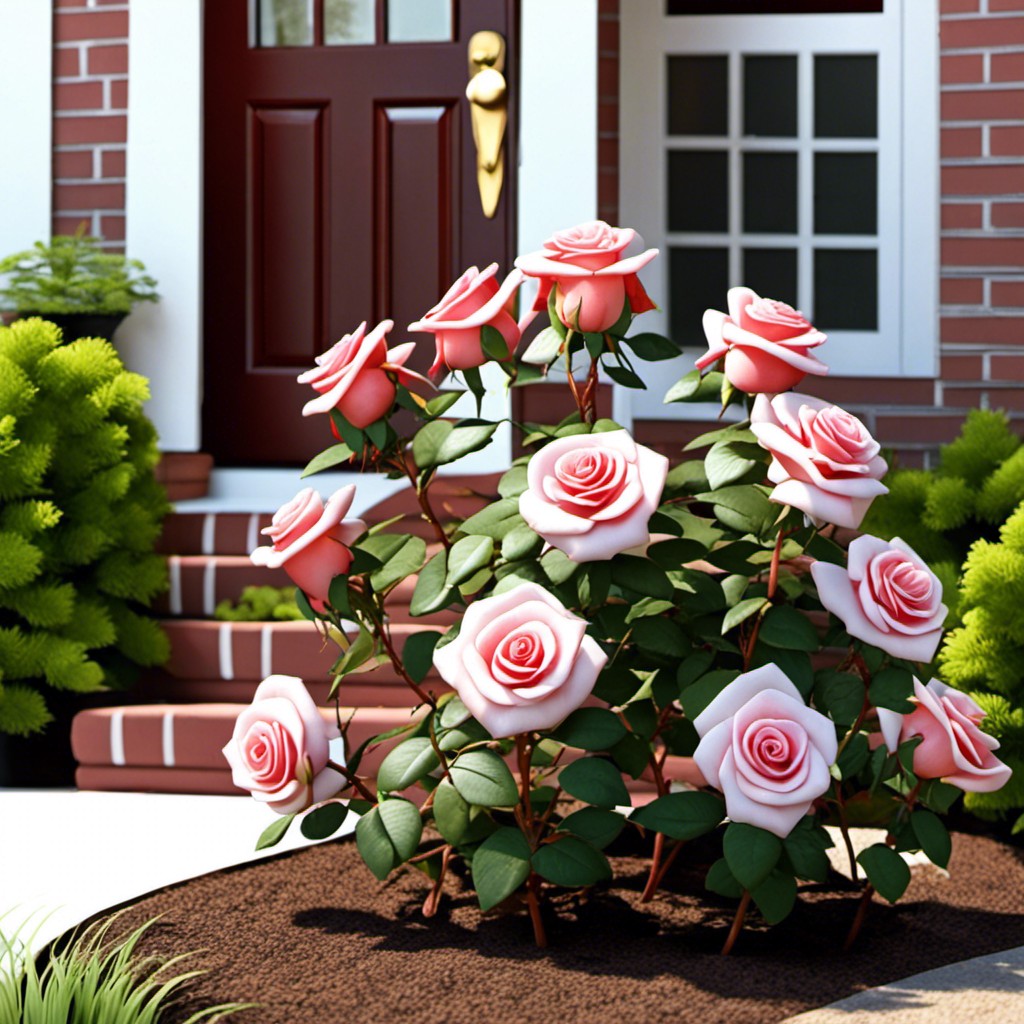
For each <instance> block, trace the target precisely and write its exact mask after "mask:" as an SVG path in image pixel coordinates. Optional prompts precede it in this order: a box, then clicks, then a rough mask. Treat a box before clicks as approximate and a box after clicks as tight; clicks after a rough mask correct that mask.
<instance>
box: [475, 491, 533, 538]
mask: <svg viewBox="0 0 1024 1024" xmlns="http://www.w3.org/2000/svg"><path fill="white" fill-rule="evenodd" d="M522 525H523V517H522V516H521V515H520V514H519V498H518V497H516V498H502V499H501V500H500V501H494V502H491V504H490V505H487V506H486V507H485V508H482V509H481V510H480V511H479V512H477V513H476V514H475V515H472V516H470V517H469V518H468V519H467V520H466V521H465V522H464V523H463V524H462V526H461V527H460V529H461V531H462V532H463V533H465V534H468V535H476V536H481V537H493V538H494V539H495V540H502V539H503V538H504V536H505V535H506V534H507V533H510V532H511V531H512V530H514V529H515V528H516V527H517V526H522Z"/></svg>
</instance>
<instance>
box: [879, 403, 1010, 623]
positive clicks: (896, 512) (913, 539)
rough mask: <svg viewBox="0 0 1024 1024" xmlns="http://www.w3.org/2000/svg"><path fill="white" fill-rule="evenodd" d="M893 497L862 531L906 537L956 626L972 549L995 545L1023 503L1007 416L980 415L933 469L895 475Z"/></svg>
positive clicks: (881, 504) (890, 476) (986, 412)
mask: <svg viewBox="0 0 1024 1024" xmlns="http://www.w3.org/2000/svg"><path fill="white" fill-rule="evenodd" d="M885 483H886V484H887V486H888V487H889V493H888V494H887V495H886V496H885V497H884V498H883V499H882V500H881V501H876V502H875V503H874V505H872V507H871V510H870V511H869V512H868V514H867V516H866V517H865V519H864V524H863V529H864V530H866V531H868V532H870V533H873V534H875V535H876V536H878V537H884V538H886V539H889V538H891V537H902V538H903V539H904V540H905V541H906V542H907V543H908V544H910V545H911V546H912V547H913V548H914V550H915V551H916V552H917V553H918V554H919V555H920V556H921V557H922V558H923V559H924V560H925V561H926V562H927V563H928V564H929V566H931V568H932V570H933V571H934V572H935V574H936V575H937V576H938V577H939V579H941V580H942V584H943V588H944V591H945V593H946V595H947V604H948V605H949V607H950V613H951V614H950V620H949V624H950V625H953V624H954V623H956V622H957V621H958V618H957V616H958V597H957V589H956V586H957V583H958V581H959V579H960V573H961V567H962V566H963V564H964V559H965V558H966V557H967V552H968V550H969V549H970V546H971V545H972V544H973V543H974V542H975V541H976V540H979V539H984V540H995V539H996V538H997V536H998V533H999V527H1000V525H1001V524H1002V523H1003V522H1005V520H1006V517H1007V516H1008V515H1010V513H1011V512H1013V510H1014V509H1015V508H1016V507H1017V506H1018V505H1019V504H1020V502H1021V501H1024V448H1022V447H1021V442H1020V438H1019V437H1018V436H1017V435H1016V434H1014V433H1013V431H1012V430H1011V429H1010V423H1009V420H1008V418H1007V416H1006V414H1005V413H1003V412H1000V411H995V410H988V409H975V410H973V411H972V412H970V413H968V415H967V419H966V420H965V421H964V425H963V427H962V428H961V430H960V435H959V436H958V437H957V438H956V440H954V441H953V442H951V443H950V444H947V445H943V447H942V448H941V449H940V450H939V463H938V466H937V467H936V469H934V470H923V469H901V470H894V471H893V472H891V473H889V474H888V476H886V478H885Z"/></svg>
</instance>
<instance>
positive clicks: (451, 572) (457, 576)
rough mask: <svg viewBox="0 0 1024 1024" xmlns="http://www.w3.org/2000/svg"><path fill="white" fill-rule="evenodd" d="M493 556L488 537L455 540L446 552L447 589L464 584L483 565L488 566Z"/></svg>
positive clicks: (492, 545) (491, 544)
mask: <svg viewBox="0 0 1024 1024" xmlns="http://www.w3.org/2000/svg"><path fill="white" fill-rule="evenodd" d="M493 555H494V541H493V540H492V539H491V538H490V537H463V538H462V539H461V540H457V541H456V542H455V543H454V544H453V545H452V547H451V550H450V551H449V552H448V578H447V580H446V581H445V582H446V583H447V585H448V586H449V587H457V586H458V585H459V584H460V583H465V582H466V580H468V579H470V578H471V577H472V576H473V575H475V574H476V573H477V572H478V571H479V570H480V569H482V568H483V567H484V566H485V565H489V564H490V561H491V558H492V557H493Z"/></svg>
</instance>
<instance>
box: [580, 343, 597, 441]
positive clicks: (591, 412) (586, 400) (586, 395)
mask: <svg viewBox="0 0 1024 1024" xmlns="http://www.w3.org/2000/svg"><path fill="white" fill-rule="evenodd" d="M597 383H598V374H597V360H596V359H591V360H590V369H589V370H588V371H587V382H586V384H585V385H584V387H583V399H582V404H581V405H580V416H581V417H582V418H583V422H584V423H590V424H591V425H593V424H594V423H596V422H597Z"/></svg>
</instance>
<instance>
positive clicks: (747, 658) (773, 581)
mask: <svg viewBox="0 0 1024 1024" xmlns="http://www.w3.org/2000/svg"><path fill="white" fill-rule="evenodd" d="M785 539H786V531H785V530H783V529H782V527H781V526H780V527H779V535H778V537H776V538H775V550H774V551H773V552H772V564H771V566H770V568H769V569H768V595H767V597H768V600H769V601H771V600H772V598H774V597H775V591H776V589H777V588H778V586H779V559H780V558H781V557H782V542H783V541H784V540H785ZM762 618H764V616H763V615H758V617H757V619H756V621H755V622H754V628H753V629H752V630H751V631H750V638H749V639H748V640H747V646H746V649H745V650H744V652H743V671H744V672H746V671H747V670H748V669H749V668H750V662H751V661H752V660H753V658H754V647H755V646H756V645H757V634H758V633H759V632H760V630H761V619H762Z"/></svg>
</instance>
